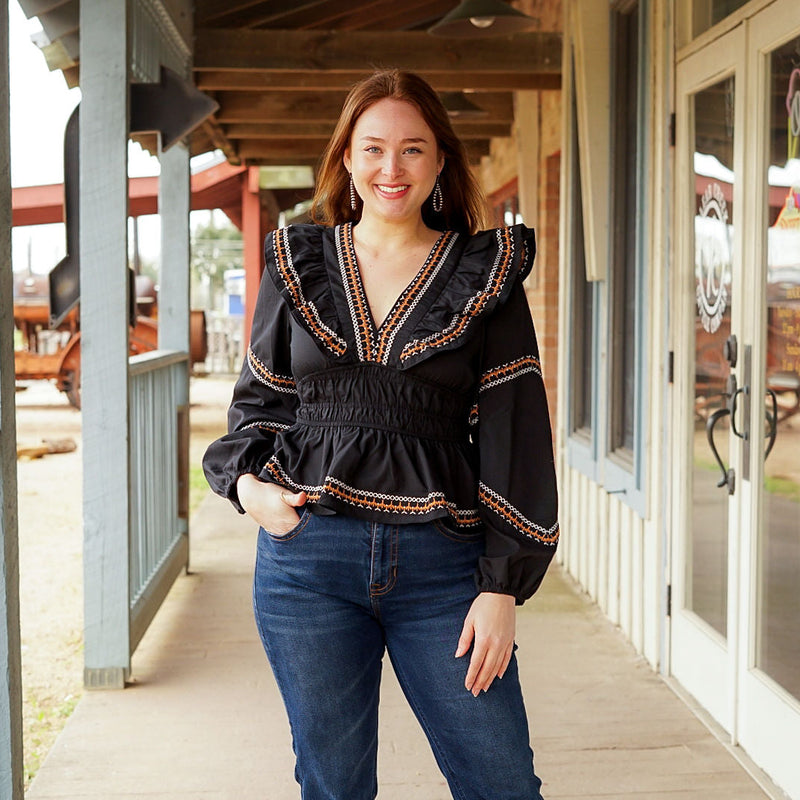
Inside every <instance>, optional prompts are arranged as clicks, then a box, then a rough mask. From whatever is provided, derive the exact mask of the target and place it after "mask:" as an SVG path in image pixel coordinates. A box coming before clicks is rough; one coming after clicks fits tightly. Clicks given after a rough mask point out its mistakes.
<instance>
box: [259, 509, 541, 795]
mask: <svg viewBox="0 0 800 800" xmlns="http://www.w3.org/2000/svg"><path fill="white" fill-rule="evenodd" d="M483 549H484V543H483V535H482V534H481V533H477V534H476V533H471V534H463V533H457V532H454V531H452V530H451V529H450V528H449V527H448V526H447V525H446V523H443V522H440V521H435V522H432V523H422V524H410V525H383V524H379V523H373V522H366V521H362V520H356V519H352V518H350V517H346V516H341V515H332V516H318V515H315V514H312V513H310V512H309V511H308V510H305V511H304V512H303V513H302V516H301V518H300V522H299V524H298V525H297V527H295V528H294V529H293V530H292V531H290V532H289V533H288V534H286V535H285V536H281V537H278V536H274V535H272V534H270V533H268V532H266V531H264V530H263V529H262V530H261V531H260V532H259V540H258V556H257V559H256V570H255V582H254V589H253V602H254V606H255V613H256V621H257V624H258V630H259V634H260V636H261V641H262V642H263V644H264V649H265V650H266V652H267V656H268V658H269V661H270V664H271V665H272V669H273V672H274V673H275V678H276V680H277V683H278V686H279V688H280V691H281V694H282V695H283V700H284V703H285V704H286V709H287V712H288V714H289V722H290V723H291V728H292V739H293V745H294V752H295V755H296V757H297V764H296V768H295V777H296V778H297V781H298V783H299V784H300V785H301V787H302V797H303V800H373V798H374V797H375V796H376V794H377V791H378V783H377V775H376V763H377V748H378V695H379V686H380V677H381V660H382V657H383V653H384V649H386V650H387V651H388V653H389V657H390V659H391V661H392V665H393V667H394V670H395V673H396V675H397V678H398V680H399V682H400V685H401V687H402V689H403V691H404V693H405V695H406V698H407V699H408V702H409V703H410V705H411V707H412V709H413V710H414V713H415V714H416V716H417V719H418V720H419V722H420V724H421V725H422V728H423V729H424V731H425V733H426V735H427V737H428V740H429V742H430V744H431V747H432V748H433V753H434V755H435V757H436V761H437V762H438V764H439V768H440V769H441V770H442V772H443V774H444V775H445V777H446V778H447V781H448V783H449V785H450V791H451V792H452V795H453V797H454V798H456V799H457V800H541V794H540V792H539V788H540V786H541V781H540V780H539V779H538V778H537V777H536V775H535V774H534V770H533V752H532V751H531V748H530V745H529V735H528V723H527V718H526V715H525V707H524V704H523V700H522V692H521V690H520V685H519V677H518V672H517V663H516V658H515V657H512V659H511V664H510V665H509V667H508V670H507V671H506V674H505V676H504V677H503V678H502V680H497V679H495V681H494V683H493V684H492V686H491V687H490V688H489V690H488V691H487V692H483V693H481V694H480V695H479V696H478V697H473V696H472V694H470V692H468V691H467V690H466V688H465V687H464V680H465V678H466V672H467V667H468V663H469V657H470V654H471V651H470V653H468V654H467V655H465V656H463V657H462V658H459V659H456V658H455V651H456V644H457V642H458V638H459V635H460V633H461V627H462V625H463V622H464V618H465V616H466V614H467V611H468V610H469V607H470V604H471V603H472V601H473V599H474V598H475V596H476V589H475V584H474V579H473V575H474V572H475V567H476V564H477V561H478V558H479V556H480V555H481V554H482V553H483Z"/></svg>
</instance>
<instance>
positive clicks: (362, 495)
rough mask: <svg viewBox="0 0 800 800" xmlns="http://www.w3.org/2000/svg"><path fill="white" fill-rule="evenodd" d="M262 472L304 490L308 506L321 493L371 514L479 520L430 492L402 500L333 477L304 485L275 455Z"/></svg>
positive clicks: (461, 521) (472, 522)
mask: <svg viewBox="0 0 800 800" xmlns="http://www.w3.org/2000/svg"><path fill="white" fill-rule="evenodd" d="M266 469H267V470H268V471H269V473H270V474H271V475H272V477H273V478H274V479H275V481H276V483H279V484H280V485H282V486H286V487H287V488H290V489H292V490H293V491H295V492H299V491H304V492H305V493H306V494H307V495H308V499H309V500H310V501H311V502H312V503H316V502H318V501H319V499H320V497H321V496H322V495H323V494H325V495H330V496H331V497H336V498H338V499H340V500H342V501H344V502H345V503H348V504H349V505H352V506H356V507H358V508H368V509H370V510H372V511H381V512H386V513H395V514H409V515H417V514H427V513H428V512H429V511H433V510H434V509H437V508H444V509H446V510H447V513H448V514H449V515H450V516H451V517H452V518H453V519H454V520H455V521H456V522H457V523H458V524H459V525H460V526H462V527H467V526H471V525H479V524H480V521H481V520H480V516H479V515H478V511H477V509H460V508H456V506H455V505H454V504H453V503H451V502H450V501H448V500H447V498H445V496H444V495H443V494H442V493H441V492H431V493H430V494H429V495H428V496H427V497H403V496H400V495H390V494H383V493H379V492H369V491H366V490H364V489H356V488H354V487H352V486H348V485H347V484H345V483H342V481H340V480H338V479H336V478H333V477H328V478H326V479H325V483H324V484H322V485H321V486H304V485H302V484H299V483H296V482H295V481H293V480H292V479H291V478H290V477H289V476H288V475H287V474H286V472H285V471H284V469H283V467H281V465H280V463H279V462H278V459H277V458H276V457H275V456H273V457H272V458H271V459H270V460H269V461H268V462H267V464H266Z"/></svg>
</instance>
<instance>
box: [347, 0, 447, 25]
mask: <svg viewBox="0 0 800 800" xmlns="http://www.w3.org/2000/svg"><path fill="white" fill-rule="evenodd" d="M452 10H453V3H452V0H438V2H431V0H427V1H426V2H420V1H419V0H417V1H416V2H413V3H412V2H406V3H396V2H394V3H391V2H390V3H389V4H388V5H387V6H386V9H385V10H384V11H383V13H382V14H381V15H380V16H379V17H377V16H376V17H373V16H372V15H369V14H367V15H362V16H361V17H360V18H356V19H354V20H353V21H352V24H351V25H349V26H348V27H349V28H351V29H352V30H384V31H402V30H412V29H415V30H420V29H422V30H426V29H427V28H429V27H430V26H431V25H433V24H434V22H438V21H439V20H440V19H441V18H442V17H443V16H444V15H445V14H447V13H448V12H449V11H452Z"/></svg>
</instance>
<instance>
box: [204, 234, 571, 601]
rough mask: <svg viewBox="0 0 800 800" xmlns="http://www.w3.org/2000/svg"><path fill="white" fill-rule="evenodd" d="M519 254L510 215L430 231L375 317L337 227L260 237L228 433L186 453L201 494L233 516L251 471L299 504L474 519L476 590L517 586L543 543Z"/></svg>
mask: <svg viewBox="0 0 800 800" xmlns="http://www.w3.org/2000/svg"><path fill="white" fill-rule="evenodd" d="M534 252H535V244H534V234H533V231H532V230H528V229H527V228H525V227H524V226H522V225H516V226H513V227H510V228H500V229H497V230H490V231H482V232H480V233H478V234H475V235H474V236H465V235H462V234H458V233H455V232H452V231H448V232H445V233H442V234H441V236H440V237H439V239H438V241H437V242H436V244H435V245H434V246H433V249H432V250H431V252H430V254H429V256H428V258H427V260H426V261H425V263H424V265H423V266H422V267H421V268H420V270H419V272H418V273H417V275H416V277H415V278H414V279H413V280H412V281H411V283H410V284H409V285H408V287H407V288H406V289H405V290H404V292H403V293H402V294H401V295H400V297H399V298H398V299H397V302H396V303H395V305H394V306H393V307H392V309H391V310H390V312H389V314H388V315H387V317H386V320H385V321H384V322H383V323H382V324H381V326H380V327H376V326H375V323H374V321H373V319H372V316H371V313H370V310H369V306H368V304H367V299H366V296H365V294H364V290H363V287H362V284H361V278H360V273H359V269H358V264H357V261H356V255H355V248H354V246H353V239H352V225H351V224H350V223H347V224H344V225H339V226H336V227H323V226H317V225H293V226H290V227H288V228H282V229H280V230H277V231H274V232H273V233H271V234H270V235H269V236H268V237H267V240H266V243H265V257H266V270H265V273H264V276H263V279H262V281H261V288H260V290H259V296H258V300H257V305H256V310H255V316H254V319H253V325H252V333H251V339H250V344H249V347H248V350H247V356H246V358H245V363H244V365H243V368H242V372H241V375H240V377H239V379H238V381H237V383H236V386H235V388H234V392H233V400H232V402H231V406H230V409H229V412H228V428H229V431H230V432H229V433H228V434H227V435H226V436H223V437H222V438H221V439H218V440H217V441H216V442H214V443H213V444H211V445H210V447H209V448H208V450H207V451H206V454H205V458H204V461H203V466H204V469H205V472H206V476H207V478H208V481H209V483H210V484H211V487H212V488H213V489H214V491H215V492H217V493H218V494H220V495H222V496H224V497H227V498H229V499H230V500H231V501H232V502H233V504H234V505H235V506H236V508H237V509H238V510H239V511H243V509H242V507H241V505H240V504H239V500H238V497H237V494H236V481H237V479H238V478H239V476H240V475H242V474H244V473H248V472H250V473H253V474H255V475H257V476H258V477H259V478H260V479H261V480H264V481H270V482H273V483H278V484H280V485H282V486H285V487H287V488H289V489H290V490H291V491H295V492H296V491H301V490H303V491H305V492H306V493H307V495H308V503H309V504H310V507H311V510H312V511H314V512H316V513H337V512H338V513H342V514H349V515H351V516H353V517H358V518H362V519H369V520H378V521H382V522H386V523H390V524H402V523H408V522H421V521H425V520H431V519H436V518H440V519H441V518H444V519H446V520H449V524H451V525H452V526H453V527H455V528H460V529H465V530H470V529H473V528H477V527H483V528H484V529H485V531H486V554H485V556H484V557H483V558H481V560H480V564H479V567H478V575H477V585H478V588H479V590H481V591H493V592H501V593H504V594H512V595H514V596H515V597H516V598H517V601H518V602H522V601H524V600H525V599H526V598H528V597H530V596H531V595H532V594H533V593H534V592H535V591H536V589H537V588H538V586H539V584H540V583H541V580H542V578H543V577H544V573H545V571H546V569H547V566H548V564H549V563H550V560H551V559H552V557H553V554H554V552H555V549H556V543H557V541H558V522H557V496H556V482H555V469H554V464H553V448H552V440H551V433H550V421H549V418H548V412H547V402H546V399H545V392H544V384H543V382H542V373H541V367H540V363H539V352H538V347H537V343H536V336H535V333H534V329H533V324H532V322H531V317H530V311H529V308H528V304H527V301H526V298H525V292H524V290H523V287H522V279H523V278H524V277H525V276H526V275H527V274H528V272H529V271H530V269H531V266H532V262H533V257H534Z"/></svg>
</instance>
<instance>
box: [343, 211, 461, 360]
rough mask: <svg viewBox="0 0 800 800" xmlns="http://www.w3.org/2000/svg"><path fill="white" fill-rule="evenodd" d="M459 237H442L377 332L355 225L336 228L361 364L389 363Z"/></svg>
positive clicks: (454, 235) (346, 293)
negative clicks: (360, 265) (360, 264)
mask: <svg viewBox="0 0 800 800" xmlns="http://www.w3.org/2000/svg"><path fill="white" fill-rule="evenodd" d="M457 238H458V234H457V233H455V232H453V231H447V232H445V233H442V234H441V236H439V238H438V239H437V240H436V243H435V244H434V246H433V248H432V249H431V251H430V253H428V257H427V258H426V259H425V263H424V264H423V265H422V267H421V268H420V270H419V272H418V273H417V274H416V275H415V276H414V279H413V280H412V281H411V283H409V285H408V286H407V287H406V288H405V289H404V290H403V293H402V294H401V295H400V297H398V298H397V300H396V301H395V304H394V305H393V306H392V308H391V309H390V311H389V314H388V315H387V317H386V319H385V320H384V321H383V322H382V323H381V325H380V327H379V328H378V329H377V330H376V329H375V322H374V320H373V318H372V312H371V311H370V309H369V302H368V301H367V296H366V293H365V292H364V284H363V282H362V280H361V273H360V271H359V268H358V258H357V256H356V248H355V243H354V241H353V223H351V222H347V223H345V224H344V225H338V226H337V227H336V254H337V258H338V260H339V271H340V272H341V275H342V285H343V286H344V291H345V297H346V298H347V306H348V309H349V310H350V319H351V320H352V321H353V330H354V331H355V335H356V349H357V352H358V358H359V361H374V362H377V363H379V364H386V363H388V360H389V353H390V352H391V349H392V345H393V344H394V340H395V338H396V336H397V333H398V331H399V330H400V329H401V328H402V327H403V325H404V324H405V323H406V321H407V320H408V318H409V317H410V316H411V314H412V313H413V311H414V309H415V308H416V307H417V305H418V304H419V301H420V299H421V298H422V297H423V296H424V295H425V292H426V291H427V290H428V288H429V287H430V285H431V283H432V282H433V280H434V279H435V277H436V275H437V274H438V273H439V270H440V269H441V267H442V264H443V263H444V262H445V260H446V259H447V256H448V255H449V254H450V250H451V249H452V247H453V244H454V243H455V241H456V239H457Z"/></svg>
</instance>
